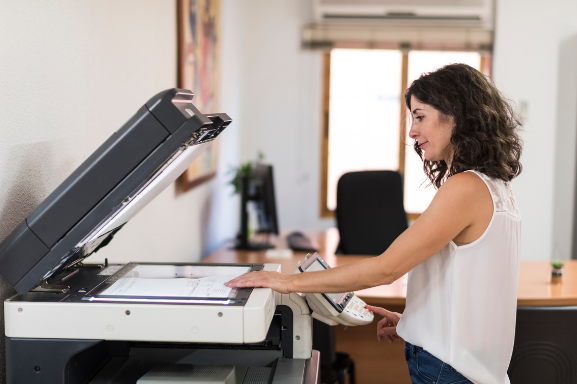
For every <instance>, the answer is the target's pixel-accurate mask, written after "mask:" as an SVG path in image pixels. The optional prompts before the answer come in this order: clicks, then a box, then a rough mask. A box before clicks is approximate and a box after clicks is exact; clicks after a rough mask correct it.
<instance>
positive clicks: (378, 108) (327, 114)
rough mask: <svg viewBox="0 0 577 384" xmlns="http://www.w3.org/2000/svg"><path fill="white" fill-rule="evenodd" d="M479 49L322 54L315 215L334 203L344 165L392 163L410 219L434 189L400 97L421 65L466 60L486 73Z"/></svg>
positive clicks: (366, 166)
mask: <svg viewBox="0 0 577 384" xmlns="http://www.w3.org/2000/svg"><path fill="white" fill-rule="evenodd" d="M487 58H488V56H483V55H481V54H480V53H478V52H452V51H442V52H439V51H410V52H408V53H403V52H401V51H400V50H385V49H333V50H331V52H330V53H326V54H325V57H324V80H323V81H324V87H323V112H324V114H323V138H322V166H321V169H322V177H321V182H322V185H321V212H320V213H321V217H330V216H332V215H333V214H334V209H335V207H336V185H337V182H338V180H339V178H340V176H341V175H343V174H344V173H346V172H350V171H361V170H373V169H387V170H398V171H399V172H400V173H401V175H403V178H404V193H405V210H406V211H407V214H408V216H409V219H412V220H414V219H416V218H417V217H418V216H419V215H420V214H421V213H422V212H423V211H424V210H425V209H426V208H427V206H428V205H429V203H430V202H431V200H432V199H433V197H434V195H435V192H436V190H435V189H434V188H433V187H432V186H429V187H427V185H428V184H429V182H428V179H427V178H426V176H425V174H424V172H423V166H422V161H421V159H420V158H419V157H418V156H417V154H416V153H415V152H414V150H413V148H412V140H411V139H409V138H408V130H409V128H410V119H408V118H407V117H406V116H407V114H406V113H405V103H404V100H402V98H403V95H404V93H405V90H406V88H407V86H408V85H410V84H411V82H412V81H413V80H415V79H416V78H418V77H419V76H420V75H421V74H422V73H424V72H431V71H434V70H435V69H437V68H439V67H441V66H443V65H446V64H449V63H465V64H468V65H470V66H472V67H473V68H476V69H479V70H481V71H482V72H484V73H486V72H488V69H489V68H488V66H487V65H486V64H488V60H487Z"/></svg>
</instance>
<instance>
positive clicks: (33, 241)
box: [0, 89, 318, 384]
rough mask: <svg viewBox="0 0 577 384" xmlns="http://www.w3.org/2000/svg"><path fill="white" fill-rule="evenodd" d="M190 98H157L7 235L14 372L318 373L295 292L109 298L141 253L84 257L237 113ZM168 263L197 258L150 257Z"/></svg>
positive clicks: (93, 378) (95, 378)
mask: <svg viewBox="0 0 577 384" xmlns="http://www.w3.org/2000/svg"><path fill="white" fill-rule="evenodd" d="M192 100H193V94H192V92H191V91H188V90H182V89H170V90H167V91H164V92H161V93H159V94H157V95H156V96H154V97H153V98H151V99H150V100H149V101H148V102H147V103H146V104H145V105H144V106H142V107H141V108H140V109H139V110H138V111H137V112H136V114H135V115H134V116H133V117H132V118H131V119H130V120H129V121H128V122H127V123H126V124H125V125H124V126H123V127H121V128H120V129H119V130H118V131H116V132H115V133H114V134H113V135H112V136H111V137H110V138H109V139H108V140H107V141H106V142H104V143H103V144H102V145H101V146H100V147H99V148H98V149H97V150H96V151H95V152H94V153H93V154H92V155H91V156H90V157H89V158H88V159H87V160H86V161H85V162H84V163H82V164H81V165H80V166H79V167H78V169H77V170H75V171H74V172H73V173H72V174H71V175H70V176H69V177H68V178H67V179H66V180H65V181H64V182H63V183H62V184H61V185H60V186H59V187H57V188H56V189H55V190H54V192H53V193H52V194H50V195H49V196H48V197H47V198H46V199H45V200H44V201H43V202H42V203H41V204H40V205H39V206H38V207H37V208H36V209H35V210H34V211H33V212H32V213H31V214H30V215H29V216H28V217H27V218H26V219H25V220H24V221H23V222H22V223H21V224H20V225H19V226H18V227H17V228H16V229H15V230H14V231H13V232H12V233H11V234H10V235H9V236H8V237H7V238H6V239H5V240H4V241H3V242H2V243H1V244H0V274H2V275H3V276H4V277H5V278H6V279H7V280H8V282H10V283H11V284H12V285H13V286H14V288H15V289H16V291H17V292H18V294H17V295H15V296H14V297H12V298H10V299H8V300H7V301H6V302H5V305H4V314H5V321H6V362H7V366H6V371H7V381H8V383H42V384H49V383H70V384H76V383H117V382H118V383H121V382H122V383H124V382H136V381H135V380H136V379H137V378H138V377H139V375H140V376H141V375H142V374H144V373H145V372H146V370H147V369H150V368H151V367H153V366H155V365H158V364H161V365H163V364H164V365H166V364H233V365H238V366H239V367H244V368H246V369H244V370H242V369H241V370H239V371H238V372H239V374H240V375H241V376H239V377H238V380H237V382H238V383H239V384H240V383H242V382H243V381H244V380H245V376H246V379H247V380H248V378H249V377H252V376H255V375H256V376H259V375H260V376H262V377H263V379H262V380H264V381H262V382H273V383H274V382H283V383H303V382H307V383H308V382H316V380H317V378H318V354H315V353H314V352H313V351H312V350H311V340H312V336H311V316H310V309H309V308H308V306H307V305H306V303H305V302H304V300H303V299H302V298H301V297H300V296H298V295H293V294H291V295H292V296H291V295H279V294H276V293H274V292H273V291H272V290H270V289H258V288H257V289H252V288H242V289H238V290H237V291H235V292H234V294H230V295H228V296H227V297H224V298H216V299H214V298H210V299H199V298H194V297H188V298H184V299H183V298H178V297H144V298H134V297H120V298H118V297H117V298H115V299H111V298H106V297H104V296H105V295H104V296H103V295H101V293H102V292H104V290H105V288H106V287H107V286H109V285H111V284H113V283H114V281H115V279H116V280H117V279H119V278H122V277H123V276H125V274H126V272H127V271H130V270H131V268H134V267H138V266H142V265H144V264H137V263H129V264H127V265H125V266H113V265H89V264H85V263H83V261H84V259H86V258H87V257H88V256H90V255H91V254H93V253H94V252H96V251H98V250H99V249H100V248H102V247H104V246H113V245H109V244H110V243H111V241H112V239H113V237H114V235H115V234H116V233H117V232H118V231H119V230H121V229H122V227H123V226H124V225H125V224H126V223H127V222H128V221H129V220H130V219H131V218H132V217H133V216H134V215H135V214H136V213H137V212H138V211H139V210H140V209H142V207H144V206H145V205H146V203H148V202H149V201H151V200H152V199H153V198H154V197H155V196H156V195H158V194H159V193H160V192H161V191H162V190H163V189H164V188H166V187H167V186H168V185H171V184H172V182H173V181H174V180H175V179H176V178H177V177H178V176H179V175H180V174H181V173H182V172H183V171H184V170H185V169H186V168H187V167H188V166H189V165H190V163H191V162H192V161H193V160H194V159H195V158H196V157H198V155H199V154H200V153H201V152H202V151H203V150H205V149H206V147H207V146H208V145H210V144H211V142H212V141H214V140H215V139H216V138H217V137H218V135H220V133H221V132H222V131H223V130H224V129H225V128H226V127H227V126H228V125H229V124H230V122H231V119H230V118H229V117H228V116H227V115H226V114H224V113H217V114H203V113H201V112H200V111H199V110H198V109H197V108H196V107H195V106H194V104H193V102H192ZM134 257H135V258H136V259H137V258H138V256H137V255H135V256H134ZM202 265H203V266H206V264H202ZM167 266H169V267H174V268H177V269H178V268H181V267H187V268H188V267H190V268H194V267H195V266H198V265H195V264H186V265H176V264H160V263H159V264H148V265H147V268H153V269H154V268H155V267H158V268H165V267H167ZM214 267H218V266H216V265H215V266H214ZM222 267H225V266H222ZM245 267H247V268H249V269H250V270H259V269H263V268H264V269H269V270H279V268H280V267H279V266H278V265H276V266H275V265H258V264H249V265H245ZM181 269H182V268H181ZM177 275H178V273H177ZM175 277H182V276H175ZM315 356H316V357H315ZM243 372H244V376H242V375H243ZM260 376H259V377H260ZM251 380H252V379H251ZM251 382H259V381H251Z"/></svg>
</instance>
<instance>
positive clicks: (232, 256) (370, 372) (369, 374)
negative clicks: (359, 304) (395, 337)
mask: <svg viewBox="0 0 577 384" xmlns="http://www.w3.org/2000/svg"><path fill="white" fill-rule="evenodd" d="M307 234H308V235H309V236H310V237H311V238H313V239H315V240H316V241H317V242H318V244H319V248H320V250H319V253H320V254H321V255H322V256H323V258H324V259H325V260H326V261H327V262H328V263H329V265H331V266H333V267H336V266H339V265H344V264H348V263H351V262H354V261H357V260H361V259H363V258H365V257H367V256H350V255H346V256H344V255H339V256H337V255H335V254H334V250H335V249H336V247H337V244H338V241H339V234H338V231H337V230H336V229H329V230H327V231H322V232H309V233H307ZM274 243H275V244H277V247H278V248H286V242H285V240H284V236H280V237H278V238H276V239H274ZM230 246H231V244H227V245H224V246H222V247H220V248H219V249H218V250H216V251H215V252H213V253H212V254H210V255H209V256H208V257H207V258H206V259H204V260H203V261H204V262H207V263H275V264H281V268H282V271H283V272H284V273H292V272H293V271H294V270H295V267H296V263H297V261H303V260H304V258H305V256H306V253H304V252H295V253H294V254H293V256H292V258H289V259H276V258H266V257H265V252H264V251H237V250H232V249H229V247H230ZM496 268H498V266H496ZM550 275H551V267H550V265H549V262H548V261H522V262H521V269H520V274H519V291H518V296H517V305H519V306H567V305H577V260H569V261H567V262H566V263H565V267H564V276H563V283H562V284H556V285H552V284H550V282H549V281H550ZM355 293H356V294H357V296H359V297H360V298H361V299H363V300H364V301H365V302H366V303H368V304H371V305H375V306H380V307H385V308H387V309H388V310H391V311H395V312H401V313H402V312H403V310H404V307H405V298H406V294H407V286H406V285H405V284H404V283H403V279H399V280H397V281H395V282H394V283H393V284H391V285H382V286H378V287H374V288H369V289H363V290H362V291H357V292H355ZM375 327H376V322H374V323H373V324H371V325H370V326H367V327H350V328H348V329H345V328H344V327H343V326H337V327H336V348H337V350H338V351H342V352H347V353H348V354H349V355H350V356H351V358H352V359H353V360H354V361H355V366H356V378H357V382H358V383H360V384H372V383H375V384H376V383H379V384H388V383H391V384H403V383H407V384H410V383H411V380H410V378H409V374H408V371H407V366H406V363H405V357H404V343H403V342H395V343H393V344H389V343H386V342H382V343H378V342H376V331H375Z"/></svg>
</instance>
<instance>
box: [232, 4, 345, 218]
mask: <svg viewBox="0 0 577 384" xmlns="http://www.w3.org/2000/svg"><path fill="white" fill-rule="evenodd" d="M232 2H233V1H228V2H226V1H225V4H231V3H232ZM239 17H240V19H241V23H242V24H241V30H240V33H241V35H242V41H240V44H241V48H240V49H239V51H240V55H241V56H240V58H239V62H238V65H239V66H240V73H239V76H240V78H241V80H240V81H241V87H242V88H241V89H242V98H241V100H240V105H241V107H242V135H243V137H242V147H241V148H242V149H241V153H242V159H243V161H247V160H254V159H256V156H257V152H258V151H259V150H260V151H262V152H263V153H264V154H265V162H266V163H270V164H273V166H274V173H275V187H276V197H277V209H278V215H279V225H280V227H281V229H310V228H313V229H314V228H327V227H329V226H333V225H334V221H333V220H326V219H325V220H323V219H319V217H318V212H319V193H320V192H319V189H320V117H321V85H322V56H321V54H320V53H318V52H311V51H307V50H303V49H302V48H301V30H302V27H303V26H304V25H305V24H306V23H310V22H311V20H312V2H311V1H309V0H298V1H294V0H276V1H267V0H244V1H243V7H242V9H241V10H240V12H239Z"/></svg>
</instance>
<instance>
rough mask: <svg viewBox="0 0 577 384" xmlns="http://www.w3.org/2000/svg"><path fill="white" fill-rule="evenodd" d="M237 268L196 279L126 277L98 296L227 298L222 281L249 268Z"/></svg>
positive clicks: (236, 275) (227, 292)
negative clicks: (226, 272)
mask: <svg viewBox="0 0 577 384" xmlns="http://www.w3.org/2000/svg"><path fill="white" fill-rule="evenodd" d="M238 269H239V270H240V271H238V272H236V273H233V274H226V275H216V276H208V277H201V278H197V279H194V278H192V279H191V278H176V279H162V278H160V279H151V278H140V277H128V278H123V279H119V280H118V281H116V282H115V283H114V284H112V285H111V286H110V287H109V288H107V289H106V290H105V291H103V292H101V293H100V294H99V296H131V297H134V296H142V297H195V298H227V297H228V295H229V294H230V291H231V288H229V287H227V286H226V285H224V283H226V282H227V281H230V280H232V279H234V278H236V277H238V276H240V275H242V274H244V273H245V272H248V271H249V269H250V268H246V269H245V268H238Z"/></svg>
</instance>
